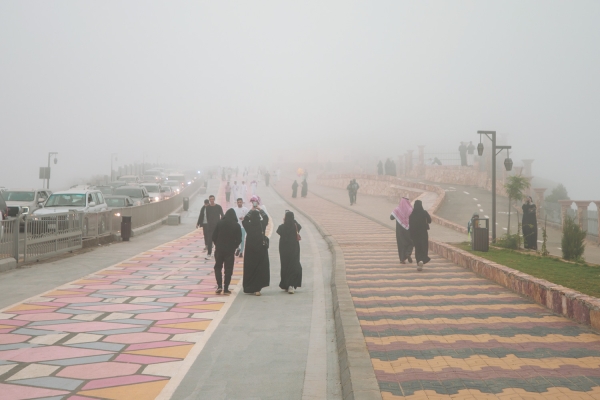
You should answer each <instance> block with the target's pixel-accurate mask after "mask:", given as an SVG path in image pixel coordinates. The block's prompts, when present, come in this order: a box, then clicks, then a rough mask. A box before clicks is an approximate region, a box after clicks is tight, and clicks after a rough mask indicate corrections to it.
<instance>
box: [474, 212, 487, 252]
mask: <svg viewBox="0 0 600 400" xmlns="http://www.w3.org/2000/svg"><path fill="white" fill-rule="evenodd" d="M484 224H485V226H483V225H484ZM471 229H472V232H471V249H472V250H475V251H489V250H490V220H489V219H487V218H475V219H473V225H472V227H471Z"/></svg>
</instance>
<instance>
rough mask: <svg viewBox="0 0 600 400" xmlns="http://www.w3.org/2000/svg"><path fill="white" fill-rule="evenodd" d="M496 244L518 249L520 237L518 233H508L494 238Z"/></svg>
mask: <svg viewBox="0 0 600 400" xmlns="http://www.w3.org/2000/svg"><path fill="white" fill-rule="evenodd" d="M496 246H498V247H502V248H505V249H512V250H518V249H519V248H520V247H521V237H520V236H519V234H518V233H515V234H514V235H509V234H508V233H507V234H506V235H504V236H502V237H501V238H499V239H496Z"/></svg>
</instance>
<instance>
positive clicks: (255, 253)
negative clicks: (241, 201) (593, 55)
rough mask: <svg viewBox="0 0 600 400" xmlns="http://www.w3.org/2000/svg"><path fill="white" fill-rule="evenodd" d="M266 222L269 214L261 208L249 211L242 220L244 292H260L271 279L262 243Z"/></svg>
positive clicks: (267, 251)
mask: <svg viewBox="0 0 600 400" xmlns="http://www.w3.org/2000/svg"><path fill="white" fill-rule="evenodd" d="M268 223H269V216H268V215H267V213H265V212H264V211H263V210H260V211H256V210H253V211H250V212H249V213H248V214H246V217H244V220H243V221H242V225H243V226H244V229H245V230H246V244H245V248H244V279H243V286H244V293H256V292H260V291H261V289H262V288H264V287H267V286H269V283H270V280H271V271H270V265H269V250H268V249H267V248H266V247H265V246H264V245H263V238H264V232H265V229H266V228H267V225H268Z"/></svg>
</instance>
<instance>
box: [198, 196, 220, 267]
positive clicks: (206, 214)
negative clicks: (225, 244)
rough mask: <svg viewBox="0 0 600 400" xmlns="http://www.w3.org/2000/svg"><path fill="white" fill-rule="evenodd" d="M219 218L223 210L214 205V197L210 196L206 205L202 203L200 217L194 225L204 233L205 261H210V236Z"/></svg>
mask: <svg viewBox="0 0 600 400" xmlns="http://www.w3.org/2000/svg"><path fill="white" fill-rule="evenodd" d="M221 218H223V208H222V207H221V206H220V205H218V204H215V196H213V195H212V194H211V195H210V196H208V204H206V200H205V201H204V206H203V207H202V209H201V210H200V216H199V217H198V223H197V224H196V228H199V227H202V231H203V232H204V243H206V249H207V250H208V253H207V254H206V257H205V259H206V260H210V259H211V257H212V247H213V245H212V234H213V232H214V230H215V228H216V226H217V224H218V223H219V221H220V220H221Z"/></svg>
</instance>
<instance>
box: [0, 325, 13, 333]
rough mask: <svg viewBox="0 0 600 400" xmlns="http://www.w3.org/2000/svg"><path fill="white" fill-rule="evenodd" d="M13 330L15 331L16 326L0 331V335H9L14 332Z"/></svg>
mask: <svg viewBox="0 0 600 400" xmlns="http://www.w3.org/2000/svg"><path fill="white" fill-rule="evenodd" d="M15 329H17V327H16V326H15V327H14V328H5V329H0V333H2V334H4V333H10V332H12V331H14V330H15Z"/></svg>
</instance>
